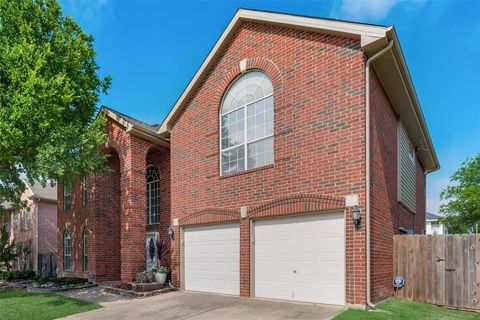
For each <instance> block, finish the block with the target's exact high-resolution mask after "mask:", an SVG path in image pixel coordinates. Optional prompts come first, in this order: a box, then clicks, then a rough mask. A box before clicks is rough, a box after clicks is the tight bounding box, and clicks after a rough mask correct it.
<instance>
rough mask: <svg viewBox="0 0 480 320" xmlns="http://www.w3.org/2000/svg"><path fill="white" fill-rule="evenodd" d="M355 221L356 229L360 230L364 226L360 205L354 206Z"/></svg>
mask: <svg viewBox="0 0 480 320" xmlns="http://www.w3.org/2000/svg"><path fill="white" fill-rule="evenodd" d="M352 216H353V222H354V223H355V230H360V228H361V227H362V216H361V215H360V207H359V206H355V207H354V208H353V213H352Z"/></svg>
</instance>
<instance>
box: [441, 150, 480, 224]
mask: <svg viewBox="0 0 480 320" xmlns="http://www.w3.org/2000/svg"><path fill="white" fill-rule="evenodd" d="M450 182H451V184H450V185H449V186H447V187H446V188H445V189H444V190H443V191H442V193H441V194H440V198H441V199H442V200H445V201H448V202H447V203H446V204H444V205H442V206H441V208H440V212H442V213H443V214H444V215H445V217H444V219H443V221H442V222H443V223H445V224H446V225H447V228H448V231H449V232H450V233H467V232H471V231H473V230H474V229H475V225H476V224H480V154H478V155H477V156H476V157H475V158H473V159H467V160H466V161H465V162H464V163H463V164H462V166H461V167H460V168H459V169H458V170H457V172H455V173H454V174H453V175H452V177H451V178H450ZM479 227H480V225H479Z"/></svg>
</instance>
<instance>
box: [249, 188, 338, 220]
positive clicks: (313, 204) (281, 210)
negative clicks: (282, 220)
mask: <svg viewBox="0 0 480 320" xmlns="http://www.w3.org/2000/svg"><path fill="white" fill-rule="evenodd" d="M332 209H345V199H344V198H342V197H336V196H330V195H317V194H294V195H289V196H285V197H281V198H277V199H275V200H272V201H269V202H266V203H263V204H261V205H258V206H255V207H253V208H251V209H249V210H248V216H249V217H250V218H256V217H266V216H277V215H286V214H296V213H307V212H313V211H325V210H332Z"/></svg>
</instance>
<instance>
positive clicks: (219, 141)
mask: <svg viewBox="0 0 480 320" xmlns="http://www.w3.org/2000/svg"><path fill="white" fill-rule="evenodd" d="M251 72H260V73H263V74H264V75H265V77H266V78H267V79H268V80H269V81H270V83H271V84H272V87H273V82H272V80H271V79H270V77H269V76H268V74H267V73H265V72H264V71H263V70H259V69H252V70H248V71H247V72H244V73H242V74H241V75H239V76H238V77H237V78H235V79H234V80H233V81H232V82H231V83H230V85H229V86H228V88H227V89H226V90H225V94H224V95H223V98H222V101H221V103H220V112H219V113H218V128H219V131H218V132H219V134H218V145H219V149H220V150H219V157H218V158H219V159H218V162H219V166H218V171H219V175H220V177H226V176H229V175H235V174H238V173H242V172H246V171H250V170H254V169H258V168H262V167H266V166H271V165H274V164H275V99H273V96H274V94H275V90H272V93H271V94H268V95H266V96H264V97H262V98H259V99H256V100H253V101H251V102H249V103H246V102H245V104H244V105H242V106H241V107H238V108H236V109H233V110H230V111H228V112H225V113H222V109H223V103H224V102H225V98H226V97H227V96H228V95H229V91H230V89H231V88H232V86H233V85H234V84H235V83H236V82H237V81H238V80H240V79H241V78H242V77H244V76H246V75H247V74H249V73H251ZM270 97H272V100H273V101H272V103H273V105H272V109H273V130H272V133H271V134H270V135H265V136H264V137H261V138H256V139H253V140H252V141H248V140H247V134H248V133H247V131H248V130H247V122H248V121H247V119H248V117H247V107H248V106H250V105H252V104H255V103H257V102H259V101H262V100H266V99H268V98H270ZM242 108H243V120H244V124H243V131H244V142H243V143H242V144H238V145H235V146H231V147H228V148H225V149H222V117H223V116H226V115H228V114H230V113H233V112H236V111H238V110H240V109H242ZM269 138H274V140H273V163H269V164H265V165H262V166H258V167H255V168H248V145H249V144H252V143H255V142H258V141H262V140H266V139H269ZM242 145H243V149H244V170H241V171H236V172H230V173H223V172H222V164H223V163H222V152H225V151H230V150H233V149H235V148H240V147H241V146H242Z"/></svg>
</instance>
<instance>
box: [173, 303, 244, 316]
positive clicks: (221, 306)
mask: <svg viewBox="0 0 480 320" xmlns="http://www.w3.org/2000/svg"><path fill="white" fill-rule="evenodd" d="M236 302H237V301H232V302H228V303H225V304H222V305H220V306H216V307H212V308H210V309H206V310H202V311H200V312H197V313H194V314H191V315H188V316H186V317H183V318H179V320H185V319H192V318H193V317H196V316H198V315H201V314H204V313H207V312H210V311H213V310H217V309H221V308H223V307H226V306H229V305H231V304H234V303H236Z"/></svg>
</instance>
